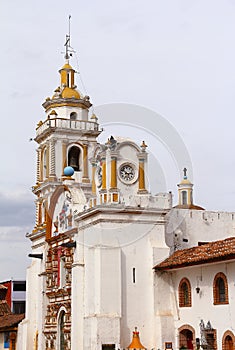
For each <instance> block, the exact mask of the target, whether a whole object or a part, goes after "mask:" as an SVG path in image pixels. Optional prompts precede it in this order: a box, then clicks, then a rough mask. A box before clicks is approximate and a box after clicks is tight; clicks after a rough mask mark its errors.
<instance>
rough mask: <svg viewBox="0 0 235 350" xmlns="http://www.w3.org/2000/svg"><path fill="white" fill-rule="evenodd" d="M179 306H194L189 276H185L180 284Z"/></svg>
mask: <svg viewBox="0 0 235 350" xmlns="http://www.w3.org/2000/svg"><path fill="white" fill-rule="evenodd" d="M179 306H180V307H188V306H192V302H191V285H190V282H189V280H188V279H187V278H183V279H182V280H181V281H180V284H179Z"/></svg>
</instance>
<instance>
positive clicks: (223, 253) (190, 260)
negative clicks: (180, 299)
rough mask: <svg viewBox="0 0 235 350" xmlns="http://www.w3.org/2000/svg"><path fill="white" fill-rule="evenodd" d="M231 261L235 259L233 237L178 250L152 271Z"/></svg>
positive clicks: (234, 241)
mask: <svg viewBox="0 0 235 350" xmlns="http://www.w3.org/2000/svg"><path fill="white" fill-rule="evenodd" d="M231 259H235V237H230V238H226V239H223V240H220V241H214V242H209V243H206V244H203V245H201V246H196V247H192V248H187V249H182V250H178V251H176V252H175V253H173V254H172V255H171V256H170V257H169V258H167V259H166V260H164V261H162V262H161V263H160V264H157V265H156V266H154V269H155V270H170V269H177V268H181V267H186V266H193V265H201V264H208V263H212V262H216V261H224V260H231Z"/></svg>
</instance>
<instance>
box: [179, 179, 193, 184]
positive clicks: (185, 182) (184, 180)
mask: <svg viewBox="0 0 235 350" xmlns="http://www.w3.org/2000/svg"><path fill="white" fill-rule="evenodd" d="M180 185H192V182H191V181H189V179H187V178H186V179H185V178H184V179H183V180H182V181H181V182H180Z"/></svg>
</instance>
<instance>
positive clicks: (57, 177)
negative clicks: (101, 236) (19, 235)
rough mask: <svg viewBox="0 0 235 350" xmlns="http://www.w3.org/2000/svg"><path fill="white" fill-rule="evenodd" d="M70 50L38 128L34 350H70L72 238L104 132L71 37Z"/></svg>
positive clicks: (31, 276) (31, 314)
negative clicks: (80, 80) (79, 73)
mask: <svg viewBox="0 0 235 350" xmlns="http://www.w3.org/2000/svg"><path fill="white" fill-rule="evenodd" d="M65 50H66V52H65V57H64V58H65V62H64V65H63V67H62V68H61V69H60V70H59V74H60V83H59V86H58V87H57V88H56V89H55V90H54V94H53V95H52V97H47V98H46V99H45V101H44V102H43V104H42V106H43V107H44V110H45V117H44V118H43V119H42V120H40V121H39V123H38V124H37V127H36V137H35V141H36V142H37V144H38V148H37V177H36V184H35V185H34V186H33V188H32V191H33V193H34V194H35V195H36V200H35V203H36V220H35V221H36V222H35V227H34V229H33V230H32V232H31V233H30V234H27V237H28V238H29V239H30V240H31V242H32V254H30V255H29V256H30V257H31V258H32V263H31V266H30V267H29V271H28V281H33V282H30V283H29V285H30V286H29V291H28V298H29V299H30V300H31V302H30V304H29V306H28V309H27V311H26V318H27V319H30V324H29V329H28V331H27V332H28V334H32V335H33V336H30V337H29V339H28V347H29V348H33V347H34V345H33V339H34V338H35V339H36V337H38V341H39V343H40V344H41V346H42V348H43V349H44V348H45V349H48V348H50V349H55V348H58V346H59V344H62V343H63V344H67V346H69V344H70V342H71V339H70V333H71V281H72V265H73V261H74V248H75V246H74V245H73V244H74V242H73V241H72V238H73V235H74V234H75V233H76V232H77V228H76V225H75V222H74V215H75V213H77V212H80V211H83V210H84V208H86V205H87V203H88V202H89V200H90V198H91V197H92V180H91V179H92V164H91V163H90V161H89V159H91V158H92V156H93V154H94V151H95V149H96V148H97V145H98V144H97V137H98V135H99V134H100V133H101V130H100V128H99V124H98V119H97V117H96V116H95V115H94V114H92V113H90V107H91V106H92V104H91V102H90V98H89V96H87V95H85V96H84V95H83V94H82V93H81V92H80V91H79V90H78V89H77V86H76V85H75V76H76V71H75V70H74V69H73V67H72V66H71V64H70V59H71V55H72V49H71V47H70V35H66V43H65ZM35 276H38V279H35ZM35 310H41V311H40V312H39V313H35ZM58 324H59V329H60V332H59V336H58V337H57V333H58ZM38 325H41V326H40V327H39V326H38ZM42 329H43V332H42ZM69 348H70V347H69ZM40 349H41V347H40ZM66 349H67V347H66Z"/></svg>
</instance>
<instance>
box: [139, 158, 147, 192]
mask: <svg viewBox="0 0 235 350" xmlns="http://www.w3.org/2000/svg"><path fill="white" fill-rule="evenodd" d="M145 190H146V189H145V172H144V160H142V159H139V191H145Z"/></svg>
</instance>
